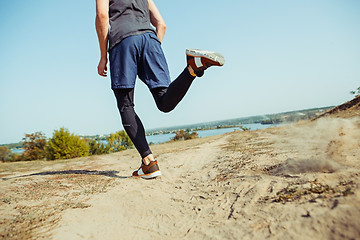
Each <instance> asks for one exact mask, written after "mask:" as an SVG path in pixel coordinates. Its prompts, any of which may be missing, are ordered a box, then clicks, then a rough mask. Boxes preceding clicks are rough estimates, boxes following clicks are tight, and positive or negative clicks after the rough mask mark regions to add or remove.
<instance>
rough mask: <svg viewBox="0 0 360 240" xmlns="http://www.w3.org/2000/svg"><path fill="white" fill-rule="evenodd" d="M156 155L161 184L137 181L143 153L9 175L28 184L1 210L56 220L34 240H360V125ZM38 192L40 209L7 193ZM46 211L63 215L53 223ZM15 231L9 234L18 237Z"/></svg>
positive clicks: (234, 136) (221, 140)
mask: <svg viewBox="0 0 360 240" xmlns="http://www.w3.org/2000/svg"><path fill="white" fill-rule="evenodd" d="M152 149H153V151H154V152H155V153H157V156H156V158H157V159H158V160H159V163H160V168H161V170H162V172H163V176H162V177H161V179H156V180H142V179H133V178H130V177H129V175H130V174H131V172H132V171H133V170H134V169H136V168H137V167H138V166H137V164H138V162H136V161H135V160H134V159H137V158H138V156H137V154H136V152H135V151H134V150H131V151H124V152H121V153H117V154H112V155H106V156H99V157H90V158H86V159H78V160H72V161H64V162H59V163H57V164H55V165H54V164H52V165H48V164H47V163H46V165H45V166H41V167H37V168H35V169H32V170H31V171H30V170H23V171H22V172H21V173H20V172H11V171H8V172H6V171H5V173H4V172H2V176H3V177H4V176H6V177H8V178H9V177H11V176H18V177H17V178H13V179H8V180H6V181H2V182H1V184H2V186H1V190H0V191H1V192H0V193H3V194H6V195H7V196H10V197H11V198H10V197H8V198H7V200H6V203H7V204H3V205H0V210H1V211H2V212H3V213H4V215H3V216H5V217H7V219H8V220H11V216H14V215H16V214H18V211H19V209H24V207H25V206H30V205H32V206H35V207H36V206H39V211H40V210H41V211H44V213H47V214H48V215H47V216H48V217H47V218H44V222H46V223H48V224H39V225H38V227H37V228H34V229H29V231H27V232H25V233H26V234H25V235H24V236H25V237H24V238H25V239H26V238H31V237H33V238H36V239H41V238H43V239H44V238H45V239H169V238H174V239H199V238H203V239H265V238H270V239H358V238H360V221H359V218H360V198H359V194H360V191H359V186H360V165H359V161H360V158H359V156H360V120H359V119H325V120H321V119H320V120H318V121H316V122H310V123H309V122H306V123H303V124H298V125H294V126H288V127H284V128H274V129H267V130H261V131H247V132H241V131H239V132H234V133H230V134H226V135H223V136H215V137H210V138H204V139H197V140H191V141H185V142H177V143H169V144H160V145H154V146H153V147H152ZM69 169H73V170H74V169H76V170H77V172H76V171H73V170H72V171H71V170H69ZM64 170H67V172H65V174H59V172H61V171H64ZM46 171H50V172H49V173H50V175H46V174H43V173H44V172H45V173H46ZM31 173H35V175H28V174H31ZM37 173H42V174H37ZM61 173H64V172H61ZM19 175H21V176H23V177H21V178H19ZM30 182H35V183H36V185H35V186H36V187H37V188H39V186H41V188H42V189H43V190H41V191H40V193H39V194H38V195H36V194H35V195H29V196H30V197H31V200H29V199H25V198H22V199H19V198H16V197H17V196H18V195H11V194H10V192H9V191H8V192H7V190H9V189H11V187H14V185H16V186H18V188H14V189H15V190H16V191H19V194H24V193H26V194H28V193H27V192H26V191H25V190H24V189H23V188H20V187H21V186H23V185H24V184H29V183H30ZM54 184H56V185H54ZM79 186H80V187H79ZM103 186H106V187H103ZM47 187H48V188H49V189H52V190H53V192H52V193H51V194H50V193H49V194H48V195H46V193H47V192H46V191H45V190H46V188H47ZM55 187H56V188H55ZM19 188H20V189H19ZM54 192H55V193H54ZM44 194H45V197H43V196H44ZM41 196H42V197H41ZM3 199H5V198H3ZM4 201H5V200H3V202H4ZM40 203H43V204H42V205H41V204H40ZM45 204H47V205H49V206H53V207H54V209H61V211H60V210H59V211H58V212H56V213H54V214H50V213H49V210H46V209H45V208H44V205H45ZM23 211H25V210H23ZM25 212H26V211H25ZM26 213H27V214H29V212H26ZM21 216H23V215H21ZM5 217H4V218H5ZM38 217H39V216H38V215H36V216H34V218H33V219H38ZM49 219H50V220H51V219H54V221H53V222H51V221H50V220H49ZM32 221H33V222H34V220H32ZM3 222H4V221H3ZM13 222H14V224H13V225H11V224H7V225H6V224H2V225H1V224H0V227H1V226H5V227H9V226H10V227H14V229H15V230H16V229H17V228H16V226H17V225H16V224H18V223H17V222H16V221H13ZM0 223H1V222H0ZM20 223H22V224H25V223H26V221H25V220H23V221H22V222H20ZM50 223H51V224H50ZM26 226H28V225H26ZM15 230H14V231H13V232H12V233H17V234H21V233H23V232H24V231H20V230H18V231H17V232H16V231H15ZM2 231H3V232H6V231H5V230H2ZM0 233H1V228H0ZM7 234H8V236H9V233H7ZM29 236H30V237H29ZM9 239H11V238H9ZM13 239H16V238H13Z"/></svg>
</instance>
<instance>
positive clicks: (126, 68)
mask: <svg viewBox="0 0 360 240" xmlns="http://www.w3.org/2000/svg"><path fill="white" fill-rule="evenodd" d="M109 60H110V78H111V88H112V89H119V88H134V87H135V80H136V76H139V78H140V79H141V80H142V81H143V82H144V83H145V84H146V85H147V86H148V88H150V89H153V88H158V87H168V86H169V85H170V82H171V81H170V74H169V68H168V65H167V63H166V59H165V55H164V52H163V51H162V48H161V43H160V41H159V39H158V38H157V36H156V35H155V33H153V32H147V33H143V34H141V35H134V36H130V37H127V38H125V39H124V40H122V41H121V42H120V43H119V44H117V45H116V46H115V47H114V48H113V49H111V51H110V53H109Z"/></svg>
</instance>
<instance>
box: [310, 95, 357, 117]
mask: <svg viewBox="0 0 360 240" xmlns="http://www.w3.org/2000/svg"><path fill="white" fill-rule="evenodd" d="M327 116H330V117H337V118H350V117H359V116H360V95H359V96H357V97H355V98H354V99H353V100H351V101H348V102H346V103H344V104H341V105H339V106H337V107H335V108H333V109H330V110H329V111H327V112H326V113H324V114H322V115H320V116H319V117H318V118H322V117H327ZM318 118H317V119H318Z"/></svg>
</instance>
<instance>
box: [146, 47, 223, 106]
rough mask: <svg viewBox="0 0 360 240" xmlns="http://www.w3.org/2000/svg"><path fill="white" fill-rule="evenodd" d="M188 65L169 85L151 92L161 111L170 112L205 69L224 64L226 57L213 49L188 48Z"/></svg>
mask: <svg viewBox="0 0 360 240" xmlns="http://www.w3.org/2000/svg"><path fill="white" fill-rule="evenodd" d="M186 58H187V64H188V65H187V67H186V68H185V69H184V71H183V72H182V73H181V74H180V75H179V76H178V77H177V78H176V79H175V80H174V81H173V82H172V83H171V84H170V85H169V87H167V88H165V87H160V88H154V89H152V90H151V93H152V95H153V97H154V99H155V102H156V105H157V107H158V108H159V110H160V111H163V112H170V111H172V110H173V109H174V108H175V107H176V105H177V104H178V103H179V102H180V101H181V100H182V99H183V97H184V96H185V94H186V93H187V91H188V90H189V88H190V85H191V83H192V82H193V80H194V79H195V77H196V76H198V77H202V76H203V74H204V71H205V70H206V69H207V68H209V67H211V66H223V65H224V63H225V59H224V57H223V56H222V55H221V54H219V53H217V52H212V51H206V50H199V49H187V50H186Z"/></svg>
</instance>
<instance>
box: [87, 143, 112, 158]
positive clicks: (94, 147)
mask: <svg viewBox="0 0 360 240" xmlns="http://www.w3.org/2000/svg"><path fill="white" fill-rule="evenodd" d="M89 147H90V150H89V153H90V155H100V154H106V153H109V152H110V147H109V145H106V144H104V143H102V142H101V141H99V140H94V139H90V140H89Z"/></svg>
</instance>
